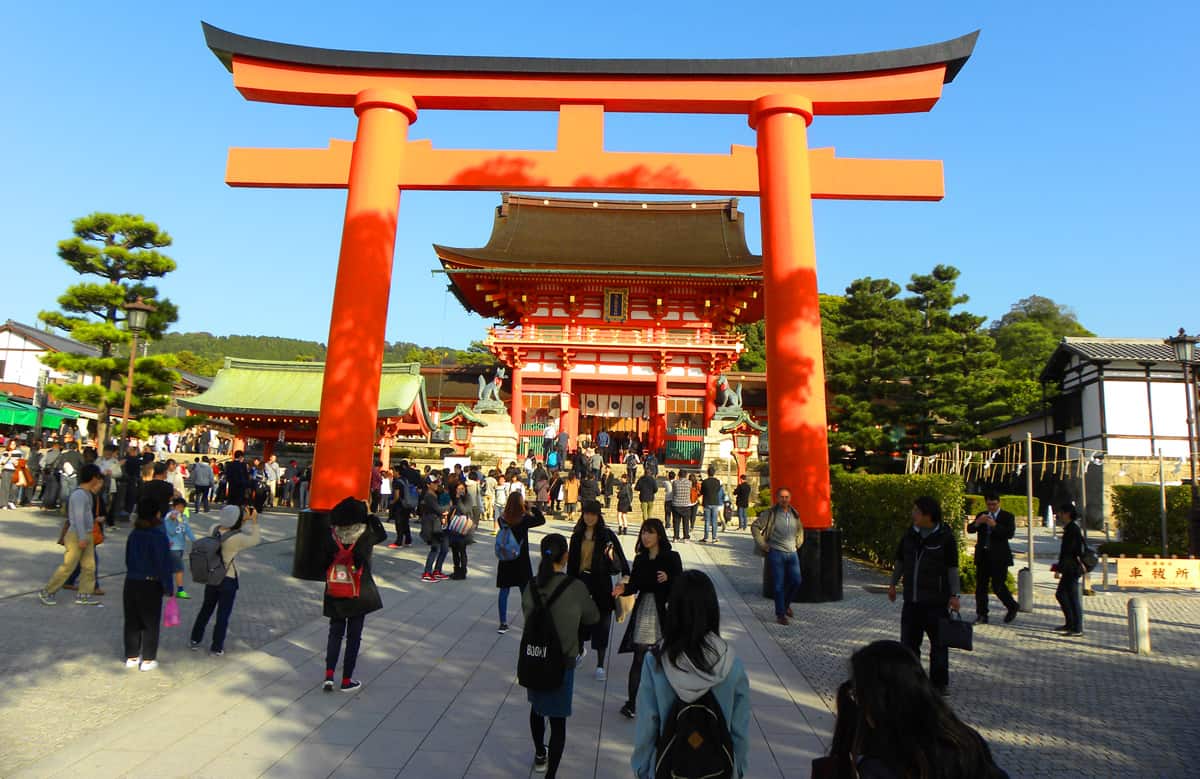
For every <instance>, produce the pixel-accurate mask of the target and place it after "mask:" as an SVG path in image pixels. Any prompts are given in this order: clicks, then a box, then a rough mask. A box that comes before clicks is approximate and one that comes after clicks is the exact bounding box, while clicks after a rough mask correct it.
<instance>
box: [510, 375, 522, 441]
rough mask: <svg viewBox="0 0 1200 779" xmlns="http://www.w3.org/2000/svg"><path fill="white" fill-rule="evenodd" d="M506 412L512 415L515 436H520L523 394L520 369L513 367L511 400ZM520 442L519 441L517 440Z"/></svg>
mask: <svg viewBox="0 0 1200 779" xmlns="http://www.w3.org/2000/svg"><path fill="white" fill-rule="evenodd" d="M509 402H510V403H511V405H510V407H509V409H508V411H509V413H510V414H511V415H512V423H513V427H514V428H515V429H516V431H517V435H518V436H520V434H521V422H522V421H523V417H524V411H525V393H524V390H523V388H522V386H521V368H520V367H519V366H517V365H514V366H513V368H512V398H511V400H510V401H509ZM518 440H520V439H518Z"/></svg>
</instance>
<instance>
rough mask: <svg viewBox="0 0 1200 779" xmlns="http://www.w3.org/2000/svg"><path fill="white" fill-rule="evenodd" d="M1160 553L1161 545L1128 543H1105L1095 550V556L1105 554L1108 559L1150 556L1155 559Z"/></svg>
mask: <svg viewBox="0 0 1200 779" xmlns="http://www.w3.org/2000/svg"><path fill="white" fill-rule="evenodd" d="M1161 553H1162V544H1161V543H1158V544H1155V545H1153V546H1150V545H1149V544H1134V543H1130V542H1128V541H1106V542H1104V543H1102V544H1100V546H1099V547H1097V549H1096V554H1106V555H1108V556H1109V557H1137V556H1138V555H1150V556H1153V557H1157V556H1158V555H1159V554H1161Z"/></svg>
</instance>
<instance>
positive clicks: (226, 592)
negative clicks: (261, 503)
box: [189, 505, 261, 657]
mask: <svg viewBox="0 0 1200 779" xmlns="http://www.w3.org/2000/svg"><path fill="white" fill-rule="evenodd" d="M221 520H222V522H223V523H224V522H228V523H229V524H227V525H226V524H221V525H219V526H218V527H217V528H216V531H215V532H216V533H217V534H219V535H220V537H221V561H222V562H223V563H225V578H224V579H222V580H221V582H220V583H219V584H206V585H204V604H203V605H202V606H201V607H200V613H199V614H197V615H196V621H195V622H194V623H193V624H192V638H191V642H190V644H189V646H190V648H191V649H192V650H193V651H197V650H199V649H200V645H201V644H202V643H203V641H204V631H205V630H207V629H208V621H209V620H210V619H211V618H212V615H213V611H214V610H215V611H216V612H217V624H216V625H215V626H214V627H213V633H212V644H211V645H210V646H209V652H210V653H211V654H213V655H214V656H216V657H220V656H222V655H224V654H225V633H226V631H228V630H229V617H230V615H231V614H233V602H234V600H235V599H236V598H237V593H238V569H237V563H236V561H235V558H236V557H237V555H238V553H239V552H241V551H242V550H243V549H249V548H250V547H252V546H254V545H256V544H257V543H258V542H259V539H260V538H261V535H260V533H259V528H258V511H257V510H256V509H255V508H254V507H253V506H245V507H239V506H233V505H230V506H226V507H224V508H223V509H221Z"/></svg>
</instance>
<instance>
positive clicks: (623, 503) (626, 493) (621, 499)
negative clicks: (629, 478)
mask: <svg viewBox="0 0 1200 779" xmlns="http://www.w3.org/2000/svg"><path fill="white" fill-rule="evenodd" d="M617 511H623V512H625V513H626V514H628V513H629V512H630V511H633V487H630V486H629V484H628V483H625V482H622V484H621V487H620V489H618V490H617Z"/></svg>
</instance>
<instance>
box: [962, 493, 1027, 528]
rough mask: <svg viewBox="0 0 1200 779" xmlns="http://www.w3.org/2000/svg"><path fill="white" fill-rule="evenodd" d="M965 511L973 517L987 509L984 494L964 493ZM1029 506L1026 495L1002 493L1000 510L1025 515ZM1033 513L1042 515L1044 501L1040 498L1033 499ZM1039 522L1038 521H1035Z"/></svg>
mask: <svg viewBox="0 0 1200 779" xmlns="http://www.w3.org/2000/svg"><path fill="white" fill-rule="evenodd" d="M963 504H964V505H963V513H965V514H966V515H967V516H968V517H973V516H975V515H976V514H979V513H980V512H983V511H987V503H986V501H984V499H983V496H982V495H963ZM1028 508H1029V503H1028V502H1027V501H1026V498H1025V496H1024V495H1001V496H1000V510H1001V511H1007V512H1010V513H1011V514H1012V515H1013V516H1014V517H1023V516H1025V513H1026V511H1027V510H1028ZM1033 514H1034V516H1036V517H1040V516H1041V515H1042V502H1041V500H1039V499H1038V498H1034V499H1033ZM1034 524H1035V525H1036V524H1037V523H1036V522H1035V523H1034Z"/></svg>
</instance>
